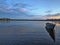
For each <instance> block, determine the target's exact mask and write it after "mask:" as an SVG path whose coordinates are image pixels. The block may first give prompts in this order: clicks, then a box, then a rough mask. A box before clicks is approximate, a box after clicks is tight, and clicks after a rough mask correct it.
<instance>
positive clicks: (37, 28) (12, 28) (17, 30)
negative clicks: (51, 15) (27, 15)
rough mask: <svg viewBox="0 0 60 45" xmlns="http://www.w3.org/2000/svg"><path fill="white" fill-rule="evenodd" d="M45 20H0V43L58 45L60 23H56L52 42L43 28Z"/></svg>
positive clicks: (9, 44)
mask: <svg viewBox="0 0 60 45" xmlns="http://www.w3.org/2000/svg"><path fill="white" fill-rule="evenodd" d="M46 22H47V21H16V22H14V21H11V22H0V45H60V25H59V23H56V22H55V23H56V27H55V39H56V41H55V42H54V41H53V39H52V38H51V36H50V35H49V33H48V32H47V31H46V29H45V23H46Z"/></svg>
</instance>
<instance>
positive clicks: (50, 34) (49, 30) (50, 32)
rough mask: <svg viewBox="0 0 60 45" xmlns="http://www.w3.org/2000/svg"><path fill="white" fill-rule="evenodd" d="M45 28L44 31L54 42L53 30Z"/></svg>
mask: <svg viewBox="0 0 60 45" xmlns="http://www.w3.org/2000/svg"><path fill="white" fill-rule="evenodd" d="M45 28H46V31H47V32H48V33H49V36H50V37H51V38H52V39H53V41H54V42H55V30H54V29H50V28H47V27H45Z"/></svg>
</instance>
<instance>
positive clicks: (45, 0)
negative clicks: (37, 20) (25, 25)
mask: <svg viewBox="0 0 60 45" xmlns="http://www.w3.org/2000/svg"><path fill="white" fill-rule="evenodd" d="M56 13H60V0H0V17H8V18H29V17H30V18H33V17H36V16H38V15H40V16H45V15H47V14H56Z"/></svg>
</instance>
